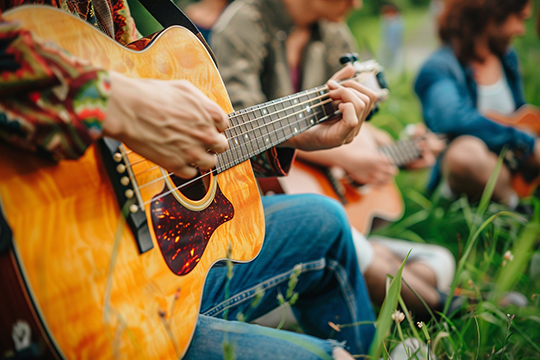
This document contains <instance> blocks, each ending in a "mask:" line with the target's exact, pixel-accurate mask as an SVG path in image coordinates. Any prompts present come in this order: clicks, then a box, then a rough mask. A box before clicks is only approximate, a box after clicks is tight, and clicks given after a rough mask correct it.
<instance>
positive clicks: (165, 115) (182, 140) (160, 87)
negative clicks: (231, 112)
mask: <svg viewBox="0 0 540 360" xmlns="http://www.w3.org/2000/svg"><path fill="white" fill-rule="evenodd" d="M111 88H112V95H111V98H110V100H109V106H108V108H107V113H106V118H105V121H104V125H103V132H104V135H105V136H109V137H112V138H116V139H118V140H120V141H122V142H124V143H125V144H126V145H127V146H128V147H129V148H130V149H132V150H133V151H135V152H136V153H138V154H140V155H142V156H144V157H145V158H147V159H149V160H150V161H152V162H154V163H156V164H158V165H160V166H162V167H164V168H166V169H167V170H169V171H171V172H174V173H175V174H176V175H178V176H180V177H185V178H191V177H193V176H195V175H197V173H198V170H199V169H201V170H208V169H211V168H213V167H214V166H215V165H216V157H215V156H214V153H220V152H223V151H225V150H226V149H227V148H228V144H227V140H226V139H225V136H223V135H222V134H221V132H223V131H225V129H226V128H227V127H228V126H229V121H228V119H227V115H226V114H225V112H224V111H223V110H222V109H221V108H220V107H219V106H218V105H217V104H216V103H215V102H213V101H211V100H210V99H209V98H208V97H206V96H205V95H204V94H203V93H202V92H201V91H200V90H199V89H197V88H196V87H195V86H194V85H193V84H191V83H190V82H189V81H186V80H169V81H163V80H154V79H132V78H129V77H126V76H124V75H122V74H119V73H116V72H111Z"/></svg>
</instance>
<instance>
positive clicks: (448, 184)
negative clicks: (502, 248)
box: [414, 0, 540, 208]
mask: <svg viewBox="0 0 540 360" xmlns="http://www.w3.org/2000/svg"><path fill="white" fill-rule="evenodd" d="M531 11H532V3H531V1H529V0H518V1H504V0H499V1H494V2H489V1H480V0H450V1H446V2H445V3H444V10H443V13H442V14H441V16H440V17H439V20H438V27H439V37H440V39H441V41H442V44H443V45H442V46H441V48H440V49H438V50H437V51H436V52H435V53H434V54H433V55H431V56H430V57H429V59H428V60H427V61H426V62H425V64H424V65H423V66H422V68H421V70H420V72H419V74H418V77H417V79H416V82H415V85H414V89H415V91H416V93H417V94H418V97H419V98H420V101H421V103H422V107H423V114H424V120H425V122H426V124H427V127H428V128H429V129H430V130H431V131H433V132H435V133H438V134H446V135H447V136H448V138H449V139H450V140H451V143H450V145H449V147H448V149H447V150H446V151H445V152H444V153H443V154H442V156H441V158H440V161H439V162H438V163H437V165H436V167H435V169H434V172H433V177H432V181H431V183H430V185H429V188H430V190H433V189H434V188H435V187H436V186H437V185H438V184H439V181H440V179H441V178H442V182H441V188H440V189H441V190H440V191H441V194H443V195H444V196H446V197H449V198H453V197H455V196H459V195H460V194H465V195H467V196H468V197H469V198H470V199H471V200H473V201H474V200H478V199H479V197H480V195H481V194H482V192H483V190H484V187H485V185H486V184H487V181H488V179H489V177H490V176H491V174H492V173H493V171H494V170H495V168H496V164H497V160H498V157H499V154H500V153H501V150H502V149H503V148H507V149H508V152H507V153H506V154H505V159H504V164H503V166H502V168H501V171H500V173H499V174H498V178H497V181H496V184H495V188H494V191H493V195H492V199H493V200H494V201H498V202H501V203H503V204H506V205H508V206H509V207H511V208H515V207H516V206H517V204H518V201H519V197H518V194H517V193H516V189H515V188H514V187H513V186H512V179H513V177H514V175H515V174H516V173H520V174H523V175H524V176H525V177H526V178H527V179H529V180H530V179H532V178H534V177H535V176H536V175H537V174H538V169H539V168H540V141H539V140H538V137H537V136H536V135H531V134H529V133H527V132H526V131H523V130H520V129H518V128H515V127H513V126H508V125H505V124H500V123H498V122H495V121H493V120H492V119H493V117H495V116H500V115H504V116H510V115H512V114H513V113H514V112H515V111H516V110H518V109H520V108H521V107H522V106H523V105H525V99H524V95H523V89H522V83H521V81H522V80H521V75H520V73H519V63H518V58H517V55H516V53H515V51H514V50H513V49H512V48H511V47H510V43H511V41H512V39H513V38H515V37H516V36H520V35H523V34H525V19H527V18H528V17H530V15H531ZM493 114H495V115H493Z"/></svg>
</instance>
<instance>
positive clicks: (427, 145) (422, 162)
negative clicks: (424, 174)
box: [406, 123, 446, 170]
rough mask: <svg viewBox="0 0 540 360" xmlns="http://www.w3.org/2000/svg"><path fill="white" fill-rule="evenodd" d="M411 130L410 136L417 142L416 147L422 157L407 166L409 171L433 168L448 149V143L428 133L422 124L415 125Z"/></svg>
mask: <svg viewBox="0 0 540 360" xmlns="http://www.w3.org/2000/svg"><path fill="white" fill-rule="evenodd" d="M409 129H412V130H411V134H410V136H411V138H412V139H413V140H415V147H416V148H417V149H418V150H419V151H420V155H419V158H418V160H416V161H413V162H410V163H408V164H407V165H406V167H407V169H411V170H416V169H424V168H426V167H431V166H433V165H434V164H435V162H436V161H437V157H438V156H439V154H440V153H441V152H442V151H443V150H444V148H445V147H446V142H445V141H444V140H442V139H441V138H440V137H439V136H437V135H435V134H434V133H432V132H430V131H428V130H427V128H426V126H425V125H424V124H422V123H418V124H414V125H412V127H410V128H409Z"/></svg>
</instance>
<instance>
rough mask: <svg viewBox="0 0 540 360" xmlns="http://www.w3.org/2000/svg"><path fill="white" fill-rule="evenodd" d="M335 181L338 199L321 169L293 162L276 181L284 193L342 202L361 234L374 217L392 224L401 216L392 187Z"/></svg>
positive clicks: (397, 194) (397, 195) (396, 192)
mask: <svg viewBox="0 0 540 360" xmlns="http://www.w3.org/2000/svg"><path fill="white" fill-rule="evenodd" d="M335 180H336V181H340V184H339V185H338V186H339V187H341V189H342V191H341V193H342V198H340V196H339V195H338V193H337V192H336V189H335V186H334V185H332V182H331V180H330V179H329V177H328V176H327V175H326V174H325V173H324V171H323V170H321V168H318V167H315V166H313V165H310V164H307V163H305V162H302V161H299V160H296V161H295V162H294V165H293V166H292V167H291V169H290V171H289V174H288V176H286V177H283V178H280V179H279V182H280V184H281V186H282V188H283V190H284V192H285V193H287V194H300V193H314V194H321V195H326V196H329V197H331V198H334V199H336V200H340V201H342V202H343V201H344V207H345V210H346V211H347V215H348V217H349V221H350V223H351V225H352V226H354V227H355V228H356V229H357V230H358V231H360V232H361V233H363V234H364V235H366V234H368V233H369V232H370V230H371V227H372V224H373V220H374V219H375V218H380V219H384V220H387V221H395V220H398V219H399V218H400V217H401V216H402V215H403V208H404V205H403V199H402V197H401V193H400V192H399V189H398V188H397V186H396V185H395V184H393V183H392V184H387V185H382V186H377V187H375V186H363V187H358V186H355V185H354V184H351V183H350V182H347V181H346V180H345V179H335Z"/></svg>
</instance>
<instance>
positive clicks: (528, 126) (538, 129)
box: [488, 106, 540, 198]
mask: <svg viewBox="0 0 540 360" xmlns="http://www.w3.org/2000/svg"><path fill="white" fill-rule="evenodd" d="M488 117H489V118H490V119H492V120H494V121H496V122H498V123H501V124H504V125H508V126H513V127H516V128H519V129H522V130H525V131H527V132H529V133H531V134H534V135H537V136H540V110H539V109H537V108H534V107H531V106H523V107H521V108H519V109H518V110H517V111H516V112H515V113H514V114H513V115H512V116H503V115H499V114H495V113H491V114H489V115H488ZM538 185H540V175H538V176H537V177H536V178H534V179H532V180H526V179H525V178H524V177H523V175H522V174H519V173H518V174H516V175H514V177H513V178H512V188H513V189H514V191H515V192H516V193H517V194H518V196H519V197H522V198H523V197H527V196H531V195H532V194H533V192H534V190H535V189H536V188H537V187H538Z"/></svg>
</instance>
